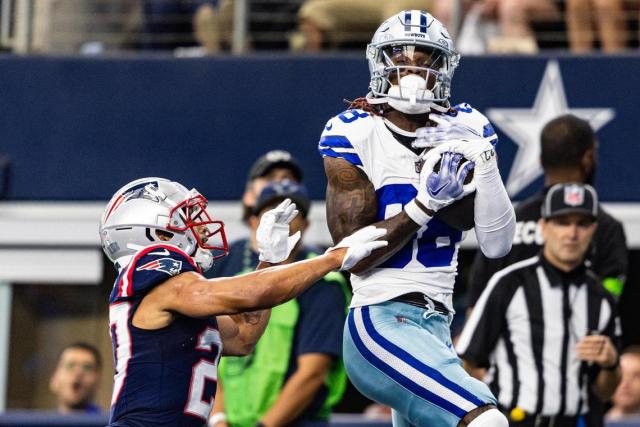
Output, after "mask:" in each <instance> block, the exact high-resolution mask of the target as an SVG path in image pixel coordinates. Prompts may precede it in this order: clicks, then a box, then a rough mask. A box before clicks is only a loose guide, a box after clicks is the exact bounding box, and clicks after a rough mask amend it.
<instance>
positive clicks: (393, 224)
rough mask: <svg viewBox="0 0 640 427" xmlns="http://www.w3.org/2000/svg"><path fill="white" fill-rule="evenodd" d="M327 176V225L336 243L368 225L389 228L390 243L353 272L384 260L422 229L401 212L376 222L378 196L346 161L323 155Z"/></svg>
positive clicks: (368, 182) (353, 269)
mask: <svg viewBox="0 0 640 427" xmlns="http://www.w3.org/2000/svg"><path fill="white" fill-rule="evenodd" d="M324 170H325V174H326V175H327V181H328V185H327V195H326V199H327V202H326V206H327V224H328V226H329V231H330V232H331V237H332V238H333V242H334V243H336V242H339V241H340V240H341V239H343V238H344V237H346V236H348V235H349V234H351V233H353V232H354V231H356V230H358V229H360V228H362V227H365V226H367V225H372V224H373V225H375V226H376V227H380V228H385V229H387V234H386V236H385V239H386V240H388V241H389V245H388V246H386V247H383V248H381V249H377V250H375V251H373V252H372V253H371V255H370V256H369V257H367V258H365V259H363V260H362V261H360V262H359V263H358V264H356V266H355V267H353V268H352V269H351V270H350V271H351V272H352V273H355V274H361V273H363V272H365V271H367V270H369V269H371V268H373V267H375V266H377V265H379V264H380V263H382V262H383V261H385V260H386V259H387V258H389V257H390V256H391V255H393V254H394V253H396V252H397V251H398V250H399V249H400V248H402V247H403V246H404V245H405V244H406V243H407V242H408V241H409V240H410V239H411V237H412V236H413V235H414V234H415V233H416V232H417V231H418V229H419V228H420V227H419V226H418V224H416V223H415V222H414V221H413V220H412V219H411V218H409V216H408V215H407V214H406V213H404V211H402V212H401V213H399V214H398V215H395V216H393V217H391V218H389V219H386V220H383V221H377V213H378V197H377V196H376V192H375V190H374V188H373V185H372V184H371V182H370V181H369V179H368V178H367V176H366V175H365V174H364V172H362V171H361V170H360V169H358V168H357V167H355V166H353V165H352V164H351V163H349V162H347V161H346V160H343V159H339V158H332V157H325V158H324Z"/></svg>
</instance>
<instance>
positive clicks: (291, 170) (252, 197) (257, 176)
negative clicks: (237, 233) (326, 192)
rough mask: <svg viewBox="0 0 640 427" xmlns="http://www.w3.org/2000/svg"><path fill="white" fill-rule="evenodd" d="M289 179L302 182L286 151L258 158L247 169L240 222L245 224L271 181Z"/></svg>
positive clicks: (271, 152) (275, 151) (297, 166)
mask: <svg viewBox="0 0 640 427" xmlns="http://www.w3.org/2000/svg"><path fill="white" fill-rule="evenodd" d="M284 179H289V180H292V181H295V182H302V169H301V168H300V164H299V163H298V160H296V158H295V157H293V156H292V155H291V153H289V152H288V151H284V150H271V151H269V152H268V153H265V154H263V155H262V156H260V158H258V159H257V160H256V161H255V162H254V163H253V166H251V169H249V175H248V176H247V184H246V187H245V190H244V194H243V195H242V209H243V213H242V220H243V221H244V222H247V221H248V220H249V218H250V217H251V216H252V215H253V208H254V206H255V203H256V199H257V198H258V195H259V194H260V193H261V192H262V189H263V188H264V187H265V186H266V185H267V184H268V183H269V182H271V181H282V180H284ZM236 250H237V249H236Z"/></svg>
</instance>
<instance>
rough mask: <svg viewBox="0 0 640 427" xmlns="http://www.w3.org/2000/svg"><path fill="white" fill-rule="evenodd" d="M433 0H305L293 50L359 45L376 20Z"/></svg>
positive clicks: (426, 7)
mask: <svg viewBox="0 0 640 427" xmlns="http://www.w3.org/2000/svg"><path fill="white" fill-rule="evenodd" d="M432 4H433V0H394V1H393V2H383V1H371V0H350V1H343V0H306V1H305V2H304V3H303V5H302V7H301V8H300V12H299V13H298V33H297V34H296V36H295V37H294V38H292V40H291V48H292V49H293V50H305V51H308V52H317V51H320V50H323V49H338V48H347V49H348V48H352V49H362V48H363V47H364V46H366V44H367V43H368V42H369V41H370V39H371V33H373V32H374V31H375V30H376V28H378V26H379V25H380V22H381V21H383V20H384V19H386V18H387V17H389V16H392V15H395V14H396V13H398V12H400V11H401V10H405V9H406V10H408V9H418V10H424V11H427V12H429V11H431V10H432Z"/></svg>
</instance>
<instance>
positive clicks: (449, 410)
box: [318, 10, 515, 427]
mask: <svg viewBox="0 0 640 427" xmlns="http://www.w3.org/2000/svg"><path fill="white" fill-rule="evenodd" d="M366 56H367V60H368V62H369V70H370V74H371V81H370V86H369V89H370V92H369V93H368V94H367V96H366V97H365V98H360V99H358V100H356V101H354V102H353V103H352V105H351V109H349V110H347V111H345V112H343V113H342V114H339V115H337V116H335V117H333V118H332V119H330V120H329V121H328V122H327V124H326V126H325V128H324V131H323V133H322V136H321V139H320V142H319V146H318V149H319V151H320V154H321V155H322V156H323V157H324V167H325V173H326V175H327V179H328V187H327V221H328V225H329V229H330V231H331V235H332V237H333V239H334V241H339V240H340V239H341V238H343V237H344V236H346V235H348V234H350V233H352V232H353V231H354V230H357V229H359V228H362V227H365V226H368V225H371V224H374V225H375V226H376V227H381V228H386V229H387V236H386V238H387V240H388V241H389V244H388V246H387V247H385V248H381V249H378V250H376V251H375V252H373V253H372V255H371V256H369V257H368V258H366V259H364V260H362V261H360V262H359V263H358V264H357V265H355V266H354V267H353V268H352V269H351V270H350V271H351V273H352V277H351V281H352V285H353V291H354V296H353V300H352V305H351V310H350V313H349V316H348V320H347V323H346V325H345V335H344V356H345V365H346V368H347V372H348V374H349V376H350V378H351V381H352V382H353V383H354V384H355V386H356V387H357V388H358V389H359V390H360V391H361V392H362V393H363V394H365V395H367V396H368V397H369V398H371V399H373V400H376V401H378V402H380V403H383V404H386V405H389V406H391V407H392V408H393V410H394V424H396V425H402V424H411V425H415V426H438V427H456V426H467V425H468V426H472V427H485V426H491V427H496V426H507V424H508V423H507V420H506V418H505V417H504V416H503V415H502V414H501V413H500V412H499V411H498V410H497V409H496V407H495V403H496V400H495V398H494V397H493V395H492V394H491V392H490V391H489V389H488V388H487V387H486V385H485V384H483V383H482V382H480V381H477V380H475V379H474V378H471V377H470V376H469V375H468V374H467V373H466V372H465V371H464V370H463V369H462V366H461V363H460V360H459V359H458V357H457V355H456V354H455V351H454V350H453V348H452V345H451V335H450V331H449V324H450V322H451V319H452V316H453V307H452V293H453V285H454V279H455V275H456V270H457V260H456V259H457V252H458V247H459V244H460V241H461V240H462V239H463V237H464V233H465V230H469V229H470V228H472V227H475V232H476V236H477V239H478V242H479V245H480V248H481V250H482V251H483V253H484V254H485V255H487V256H488V257H501V256H504V255H505V254H506V253H507V252H508V251H509V249H510V247H511V242H512V239H513V234H514V230H515V216H514V212H513V207H512V205H511V202H510V200H509V197H508V195H507V193H506V191H505V188H504V185H503V183H502V180H501V178H500V174H499V172H498V167H497V162H496V157H495V151H494V145H495V143H496V142H497V136H496V134H495V132H494V130H493V128H492V127H491V124H490V123H489V121H488V120H487V119H486V117H485V116H483V115H482V114H481V113H479V112H478V111H476V110H475V109H473V108H472V107H471V106H469V105H468V104H459V105H456V106H453V107H452V106H451V104H450V101H449V88H450V84H451V78H452V76H453V72H454V69H455V68H456V66H457V65H458V60H459V55H458V54H457V53H456V51H455V49H454V46H453V42H452V40H451V38H450V37H449V34H448V32H447V30H446V28H444V26H443V25H442V24H441V23H440V22H439V21H438V20H436V19H434V18H433V16H431V15H430V14H428V13H426V12H422V11H418V10H406V11H403V12H400V13H398V14H397V15H394V16H392V17H391V18H389V19H387V20H386V21H385V22H383V23H382V25H381V26H380V27H379V28H378V30H377V31H376V32H375V34H374V36H373V39H372V41H371V43H370V44H369V45H368V47H367V51H366ZM438 162H439V163H440V166H439V168H438V167H437V163H438ZM472 171H473V174H472ZM471 177H472V179H471V180H470V179H469V178H471ZM454 202H455V203H454ZM380 373H383V374H384V375H380Z"/></svg>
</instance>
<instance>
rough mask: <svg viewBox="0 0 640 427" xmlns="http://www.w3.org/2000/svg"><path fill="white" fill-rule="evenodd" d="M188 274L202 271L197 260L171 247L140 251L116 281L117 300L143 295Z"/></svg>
mask: <svg viewBox="0 0 640 427" xmlns="http://www.w3.org/2000/svg"><path fill="white" fill-rule="evenodd" d="M188 271H196V272H200V270H199V269H198V267H197V266H196V264H195V262H194V261H193V258H191V257H190V256H189V255H187V254H186V253H184V252H183V251H181V250H180V249H178V248H176V247H174V246H170V245H154V246H149V247H146V248H144V249H141V250H140V251H138V252H137V253H136V254H135V255H134V256H133V259H132V260H131V262H130V263H129V265H127V266H126V267H125V268H124V269H123V270H122V272H121V273H120V275H119V276H118V280H117V281H116V286H117V289H118V290H117V294H116V295H114V296H115V297H116V298H115V299H121V298H129V297H132V296H136V295H137V296H143V295H144V294H146V293H147V292H148V291H150V290H151V289H152V288H154V287H155V286H157V285H159V284H162V283H163V282H165V281H166V280H167V279H170V278H171V277H173V276H177V275H178V274H181V273H186V272H188Z"/></svg>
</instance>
